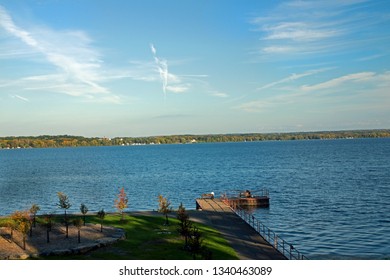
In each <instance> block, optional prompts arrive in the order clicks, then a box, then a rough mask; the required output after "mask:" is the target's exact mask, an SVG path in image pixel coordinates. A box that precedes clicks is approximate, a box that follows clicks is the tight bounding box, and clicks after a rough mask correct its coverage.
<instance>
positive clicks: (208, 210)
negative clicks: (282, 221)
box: [189, 199, 286, 260]
mask: <svg viewBox="0 0 390 280" xmlns="http://www.w3.org/2000/svg"><path fill="white" fill-rule="evenodd" d="M197 203H198V204H199V206H200V207H201V209H202V210H197V211H195V210H194V211H189V215H190V218H191V220H194V221H196V222H199V223H203V224H206V225H209V226H211V227H214V228H215V229H217V230H218V231H220V232H221V234H222V235H223V236H224V237H225V238H226V240H227V241H228V242H229V243H230V245H231V246H232V248H233V249H234V250H235V251H236V253H237V255H238V257H239V258H240V259H242V260H286V257H285V256H283V254H282V253H280V252H279V251H277V250H276V249H275V248H273V247H272V246H271V245H270V244H269V243H268V242H267V241H265V240H264V238H262V237H261V236H260V235H259V234H258V233H257V232H256V231H255V230H254V229H253V228H252V227H251V226H249V225H248V224H247V223H246V222H245V221H243V220H242V219H241V218H240V217H239V216H237V215H236V214H235V213H234V212H233V211H232V210H231V209H230V208H229V207H228V206H227V205H225V204H224V203H223V202H222V201H221V200H219V199H198V200H197Z"/></svg>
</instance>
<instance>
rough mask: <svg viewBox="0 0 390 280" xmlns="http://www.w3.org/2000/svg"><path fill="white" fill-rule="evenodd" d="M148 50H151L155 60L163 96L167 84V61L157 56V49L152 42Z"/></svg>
mask: <svg viewBox="0 0 390 280" xmlns="http://www.w3.org/2000/svg"><path fill="white" fill-rule="evenodd" d="M150 50H151V51H152V54H153V58H154V61H155V62H156V65H157V69H158V72H159V73H160V79H161V82H162V89H163V92H164V97H166V91H167V86H168V63H167V61H166V60H165V59H161V58H159V57H158V56H157V50H156V48H155V47H154V45H153V44H150Z"/></svg>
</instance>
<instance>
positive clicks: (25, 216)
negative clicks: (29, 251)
mask: <svg viewBox="0 0 390 280" xmlns="http://www.w3.org/2000/svg"><path fill="white" fill-rule="evenodd" d="M11 219H12V220H13V221H14V222H15V224H16V225H17V229H18V230H19V231H20V232H21V233H22V235H23V250H26V237H27V234H28V232H29V231H30V227H31V218H30V214H29V213H28V211H15V212H14V213H12V215H11Z"/></svg>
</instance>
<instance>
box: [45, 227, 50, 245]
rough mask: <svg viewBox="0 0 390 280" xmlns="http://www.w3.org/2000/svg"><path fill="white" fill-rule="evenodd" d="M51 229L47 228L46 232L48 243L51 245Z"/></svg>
mask: <svg viewBox="0 0 390 280" xmlns="http://www.w3.org/2000/svg"><path fill="white" fill-rule="evenodd" d="M49 232H50V231H49V228H47V230H46V242H47V243H50V236H49Z"/></svg>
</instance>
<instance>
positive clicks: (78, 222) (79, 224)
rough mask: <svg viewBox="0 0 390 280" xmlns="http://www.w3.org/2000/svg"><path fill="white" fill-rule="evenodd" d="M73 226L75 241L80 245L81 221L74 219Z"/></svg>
mask: <svg viewBox="0 0 390 280" xmlns="http://www.w3.org/2000/svg"><path fill="white" fill-rule="evenodd" d="M73 225H74V226H75V227H76V228H77V240H78V242H79V243H80V242H81V238H80V231H81V227H82V226H83V221H82V220H81V219H80V218H77V219H74V220H73Z"/></svg>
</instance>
